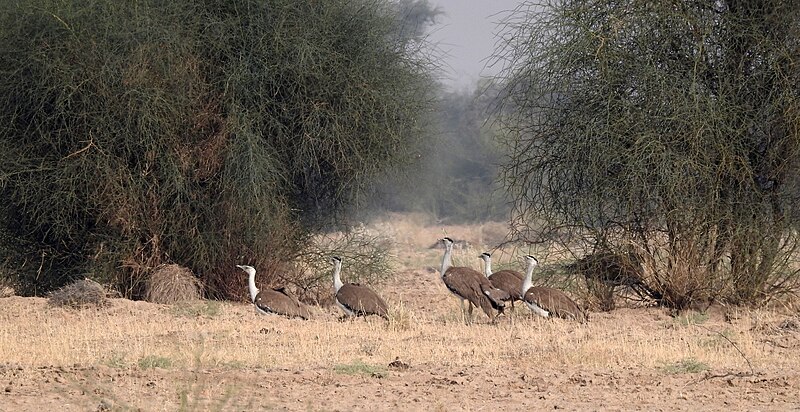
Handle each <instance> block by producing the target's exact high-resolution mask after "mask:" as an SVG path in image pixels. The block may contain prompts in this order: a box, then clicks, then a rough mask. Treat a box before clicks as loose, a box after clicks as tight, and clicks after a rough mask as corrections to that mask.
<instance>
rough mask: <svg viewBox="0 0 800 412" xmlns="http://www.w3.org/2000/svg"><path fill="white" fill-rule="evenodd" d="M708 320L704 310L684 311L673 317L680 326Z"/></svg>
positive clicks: (698, 323)
mask: <svg viewBox="0 0 800 412" xmlns="http://www.w3.org/2000/svg"><path fill="white" fill-rule="evenodd" d="M707 320H708V314H707V313H705V312H686V313H685V314H683V315H681V316H678V317H676V318H675V321H676V322H678V323H680V324H681V325H682V326H689V325H700V324H703V323H705V322H706V321H707Z"/></svg>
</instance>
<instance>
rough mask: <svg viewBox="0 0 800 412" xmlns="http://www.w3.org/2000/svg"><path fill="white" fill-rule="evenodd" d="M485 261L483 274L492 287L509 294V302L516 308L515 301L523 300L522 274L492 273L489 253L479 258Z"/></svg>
mask: <svg viewBox="0 0 800 412" xmlns="http://www.w3.org/2000/svg"><path fill="white" fill-rule="evenodd" d="M478 257H479V258H481V260H483V264H484V266H483V274H484V275H485V276H486V278H488V279H489V281H490V282H492V286H494V287H496V288H497V289H500V290H502V291H504V292H506V293H508V300H509V301H510V302H511V307H512V308H513V307H514V301H515V300H522V293H521V292H520V290H521V289H522V278H523V276H522V273H519V272H517V271H516V270H509V269H505V270H498V271H497V272H492V255H491V254H489V253H488V252H483V253H482V254H481V255H480V256H478Z"/></svg>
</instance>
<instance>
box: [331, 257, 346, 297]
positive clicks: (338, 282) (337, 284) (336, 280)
mask: <svg viewBox="0 0 800 412" xmlns="http://www.w3.org/2000/svg"><path fill="white" fill-rule="evenodd" d="M331 263H333V293H334V294H336V293H337V292H339V289H341V288H342V285H344V284H343V283H342V278H341V277H340V276H339V273H340V272H341V271H342V258H340V257H338V256H334V257H332V258H331Z"/></svg>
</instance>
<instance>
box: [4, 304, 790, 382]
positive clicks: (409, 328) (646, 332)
mask: <svg viewBox="0 0 800 412" xmlns="http://www.w3.org/2000/svg"><path fill="white" fill-rule="evenodd" d="M113 302H114V303H113V304H112V305H110V306H109V307H107V308H105V309H102V310H99V311H90V312H72V311H60V312H52V311H45V310H43V309H44V308H45V305H46V303H45V301H44V299H37V298H18V297H11V298H6V299H3V300H2V301H0V306H1V307H2V309H1V310H0V313H2V314H1V315H0V324H3V325H7V327H5V328H3V330H2V332H0V359H4V360H5V361H6V362H11V363H15V364H20V365H28V366H37V365H42V364H45V365H72V364H76V363H77V364H82V365H98V364H101V365H102V364H105V365H115V366H116V367H133V366H135V365H137V364H138V365H139V366H141V362H142V361H141V360H142V359H156V358H158V359H162V358H163V359H168V360H169V361H170V365H172V366H174V367H194V366H197V365H196V363H197V362H199V363H200V364H201V365H202V367H225V365H238V366H240V367H267V368H269V367H282V368H309V367H311V368H330V367H333V366H334V365H338V364H349V363H351V362H352V361H353V359H362V360H364V362H367V363H369V364H380V365H388V364H389V363H390V362H391V361H392V360H394V359H395V358H397V357H400V358H401V359H403V360H405V361H407V362H409V363H411V364H414V365H425V364H431V365H457V366H474V365H481V366H482V367H488V368H503V366H504V365H507V364H515V365H520V364H522V365H530V366H534V365H542V364H547V365H559V366H566V367H589V368H604V369H618V368H647V369H655V368H663V367H664V365H672V364H678V363H680V362H683V361H684V360H685V359H692V360H693V361H695V362H698V363H702V364H704V365H708V367H709V368H711V369H716V370H720V369H721V370H746V369H747V366H746V365H747V362H746V361H745V359H744V358H743V356H742V354H743V355H744V356H745V357H747V359H748V360H749V361H750V362H751V363H752V364H753V366H754V367H755V368H759V367H765V366H768V365H769V366H770V367H785V368H790V369H793V370H798V369H800V358H798V357H796V356H795V357H787V356H785V355H781V354H779V353H775V352H771V351H765V350H764V342H765V340H766V339H768V338H769V337H770V333H773V332H772V331H773V330H775V328H780V327H781V325H783V324H784V323H785V322H786V319H787V318H786V317H785V316H782V315H779V314H777V313H770V312H765V311H757V312H752V313H750V314H748V315H746V316H744V317H742V318H741V319H739V320H737V321H736V322H735V323H725V322H724V320H719V319H717V320H713V321H712V320H708V321H706V322H704V324H703V328H698V327H695V326H694V324H691V323H689V324H686V323H685V322H683V321H682V320H680V319H674V318H671V317H669V316H668V315H667V314H666V313H665V312H664V311H662V310H659V309H623V310H617V311H615V312H612V313H608V314H606V313H603V314H595V316H593V319H592V322H590V323H589V324H587V325H578V324H575V323H571V322H566V321H544V320H540V319H537V318H532V317H531V316H529V315H527V314H524V313H522V311H519V312H520V313H521V314H516V315H513V316H512V317H513V322H512V321H511V319H506V320H504V321H502V322H500V324H498V325H490V324H486V323H481V322H484V321H485V319H483V318H478V319H477V322H476V324H473V325H471V326H466V325H463V324H460V323H459V322H451V321H447V320H445V319H441V318H439V317H438V316H437V318H430V317H428V316H425V314H420V313H415V312H413V311H412V310H411V309H408V308H401V309H397V308H395V309H394V310H393V313H395V314H397V313H400V315H395V316H396V317H393V318H392V319H395V320H391V319H390V321H389V322H388V323H387V322H385V321H383V320H379V319H377V318H374V319H372V318H370V319H367V320H360V319H359V320H355V321H345V322H336V321H335V320H333V319H334V318H333V316H319V315H318V316H317V318H315V319H314V320H311V321H305V322H304V321H300V320H289V319H284V318H279V317H269V318H265V317H263V316H258V315H256V314H254V313H253V311H252V308H251V307H250V305H244V304H230V303H227V304H221V308H220V310H219V313H218V314H217V316H215V317H214V318H208V317H186V316H182V315H178V314H175V313H174V311H171V310H169V308H165V307H162V306H157V305H152V304H148V303H144V302H131V301H127V300H121V299H115V300H114V301H113ZM444 304H445V305H447V304H446V303H444ZM452 307H453V309H456V306H455V305H452ZM450 316H451V317H453V318H457V316H458V315H457V312H455V311H451V312H450ZM397 319H400V320H397ZM267 325H269V326H270V328H269V329H264V326H267ZM265 330H266V332H265ZM715 331H716V332H715ZM717 332H719V333H722V332H724V333H725V334H726V335H725V336H727V337H728V339H730V341H732V342H734V343H735V345H736V346H737V347H738V349H739V350H740V351H741V352H742V354H740V353H739V352H738V351H737V350H736V349H735V348H734V347H733V346H732V345H730V344H728V343H727V342H722V341H720V340H719V336H718V335H717ZM787 333H788V332H787ZM712 341H714V342H716V344H710V343H709V342H712Z"/></svg>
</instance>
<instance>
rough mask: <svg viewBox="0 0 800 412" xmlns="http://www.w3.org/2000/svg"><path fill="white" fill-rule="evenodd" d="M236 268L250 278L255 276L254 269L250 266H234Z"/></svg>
mask: <svg viewBox="0 0 800 412" xmlns="http://www.w3.org/2000/svg"><path fill="white" fill-rule="evenodd" d="M236 267H237V268H239V269H241V270H243V271H245V272H246V273H247V274H248V275H250V276H252V275H255V274H256V269H255V268H254V267H252V266H247V265H236Z"/></svg>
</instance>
